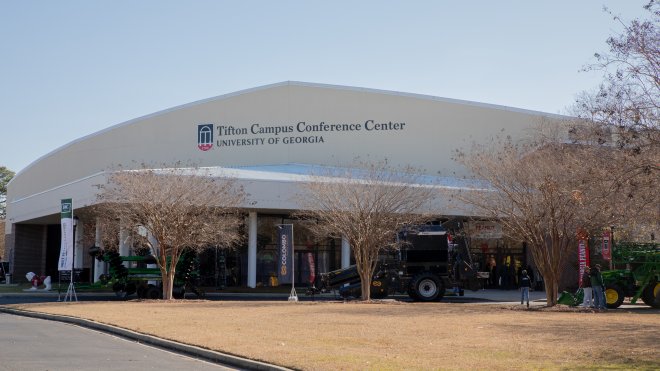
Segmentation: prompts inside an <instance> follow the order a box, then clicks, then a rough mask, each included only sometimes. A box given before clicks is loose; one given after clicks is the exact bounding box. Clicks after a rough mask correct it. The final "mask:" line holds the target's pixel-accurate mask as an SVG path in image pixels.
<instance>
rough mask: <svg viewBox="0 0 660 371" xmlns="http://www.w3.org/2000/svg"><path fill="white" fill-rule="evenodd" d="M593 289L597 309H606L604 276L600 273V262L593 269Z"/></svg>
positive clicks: (591, 275)
mask: <svg viewBox="0 0 660 371" xmlns="http://www.w3.org/2000/svg"><path fill="white" fill-rule="evenodd" d="M589 277H590V278H591V289H592V290H593V295H594V307H595V308H596V309H605V290H604V287H603V276H602V275H601V274H600V264H596V265H595V266H594V267H593V268H592V269H591V274H590V276H589Z"/></svg>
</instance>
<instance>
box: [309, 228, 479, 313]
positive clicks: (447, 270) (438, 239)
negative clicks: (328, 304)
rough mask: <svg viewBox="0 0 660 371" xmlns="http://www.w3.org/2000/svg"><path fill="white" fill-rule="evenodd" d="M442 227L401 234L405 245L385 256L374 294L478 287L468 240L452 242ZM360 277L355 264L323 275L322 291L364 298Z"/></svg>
mask: <svg viewBox="0 0 660 371" xmlns="http://www.w3.org/2000/svg"><path fill="white" fill-rule="evenodd" d="M448 236H449V235H448V233H447V231H446V230H445V229H444V228H443V227H441V226H437V225H434V226H431V225H429V226H420V227H417V228H415V229H411V230H407V231H404V232H402V233H400V234H399V239H400V241H401V248H400V249H399V250H398V251H397V252H396V253H395V254H394V256H387V257H382V259H380V260H379V262H378V265H377V267H376V270H375V273H374V276H373V278H372V280H371V296H372V297H373V298H384V297H387V296H388V295H391V294H394V293H407V294H408V296H410V298H411V299H413V300H415V301H435V300H440V299H442V298H443V296H444V294H445V290H446V289H447V288H451V287H453V288H455V289H456V290H457V292H459V293H460V294H462V293H463V290H464V288H469V289H471V290H475V291H476V290H478V289H479V287H480V285H479V280H478V278H477V272H476V270H475V269H474V268H473V264H472V259H471V256H470V253H469V250H468V248H467V246H466V244H465V241H464V239H462V238H457V239H456V240H455V241H454V242H455V243H450V241H449V239H448ZM360 282H361V281H360V276H359V274H358V271H357V268H356V266H355V265H352V266H350V267H348V268H344V269H338V270H335V271H331V272H328V273H324V274H321V287H320V291H327V290H336V291H338V293H339V295H340V296H342V297H344V298H348V297H356V298H357V297H360V296H361V294H362V292H361V286H360Z"/></svg>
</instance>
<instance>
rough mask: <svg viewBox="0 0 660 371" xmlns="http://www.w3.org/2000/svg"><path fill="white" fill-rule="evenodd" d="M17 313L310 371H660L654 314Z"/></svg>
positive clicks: (80, 307) (331, 307) (178, 308)
mask: <svg viewBox="0 0 660 371" xmlns="http://www.w3.org/2000/svg"><path fill="white" fill-rule="evenodd" d="M15 307H19V308H22V309H27V310H35V311H40V312H47V313H54V314H62V315H71V316H78V317H83V318H88V319H92V320H95V321H99V322H103V323H108V324H113V325H116V326H120V327H124V328H129V329H133V330H136V331H139V332H143V333H148V334H154V335H157V336H160V337H163V338H167V339H172V340H176V341H179V342H183V343H188V344H195V345H199V346H203V347H206V348H210V349H214V350H218V351H223V352H227V353H231V354H236V355H241V356H244V357H248V358H252V359H258V360H262V361H266V362H271V363H275V364H278V365H283V366H288V367H293V368H297V369H305V370H367V369H371V370H402V369H406V370H433V369H482V370H483V369H495V370H497V369H499V370H510V369H603V368H622V369H630V368H642V369H660V352H659V351H658V340H659V336H658V334H660V317H659V316H658V314H657V311H640V312H627V311H623V310H617V311H610V312H607V313H585V312H561V311H528V310H511V307H503V306H498V305H483V304H457V303H430V304H422V303H398V304H395V303H381V304H361V303H338V302H315V303H310V302H304V303H288V302H250V301H246V302H235V301H174V302H163V301H129V302H103V303H101V302H89V303H74V304H71V303H49V304H30V305H16V306H15Z"/></svg>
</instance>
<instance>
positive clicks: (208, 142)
mask: <svg viewBox="0 0 660 371" xmlns="http://www.w3.org/2000/svg"><path fill="white" fill-rule="evenodd" d="M212 147H213V124H199V125H197V148H199V149H200V150H202V151H208V150H209V149H211V148H212Z"/></svg>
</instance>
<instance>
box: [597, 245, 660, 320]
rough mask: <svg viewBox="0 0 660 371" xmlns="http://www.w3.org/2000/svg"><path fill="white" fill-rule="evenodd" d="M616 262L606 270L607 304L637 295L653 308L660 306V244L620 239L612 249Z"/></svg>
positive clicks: (612, 304) (633, 300) (604, 276)
mask: <svg viewBox="0 0 660 371" xmlns="http://www.w3.org/2000/svg"><path fill="white" fill-rule="evenodd" d="M612 262H613V263H614V266H615V267H616V266H625V269H612V270H609V271H604V272H603V281H604V283H605V301H606V302H607V307H608V308H617V307H619V306H620V305H621V303H623V300H624V299H625V298H626V297H631V298H632V299H631V300H630V302H631V303H632V304H635V303H636V302H637V299H639V298H641V299H642V301H643V302H644V303H645V304H646V305H649V306H651V307H653V308H660V245H659V244H657V243H655V244H632V243H620V244H617V245H616V248H615V249H614V251H613V261H612Z"/></svg>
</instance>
